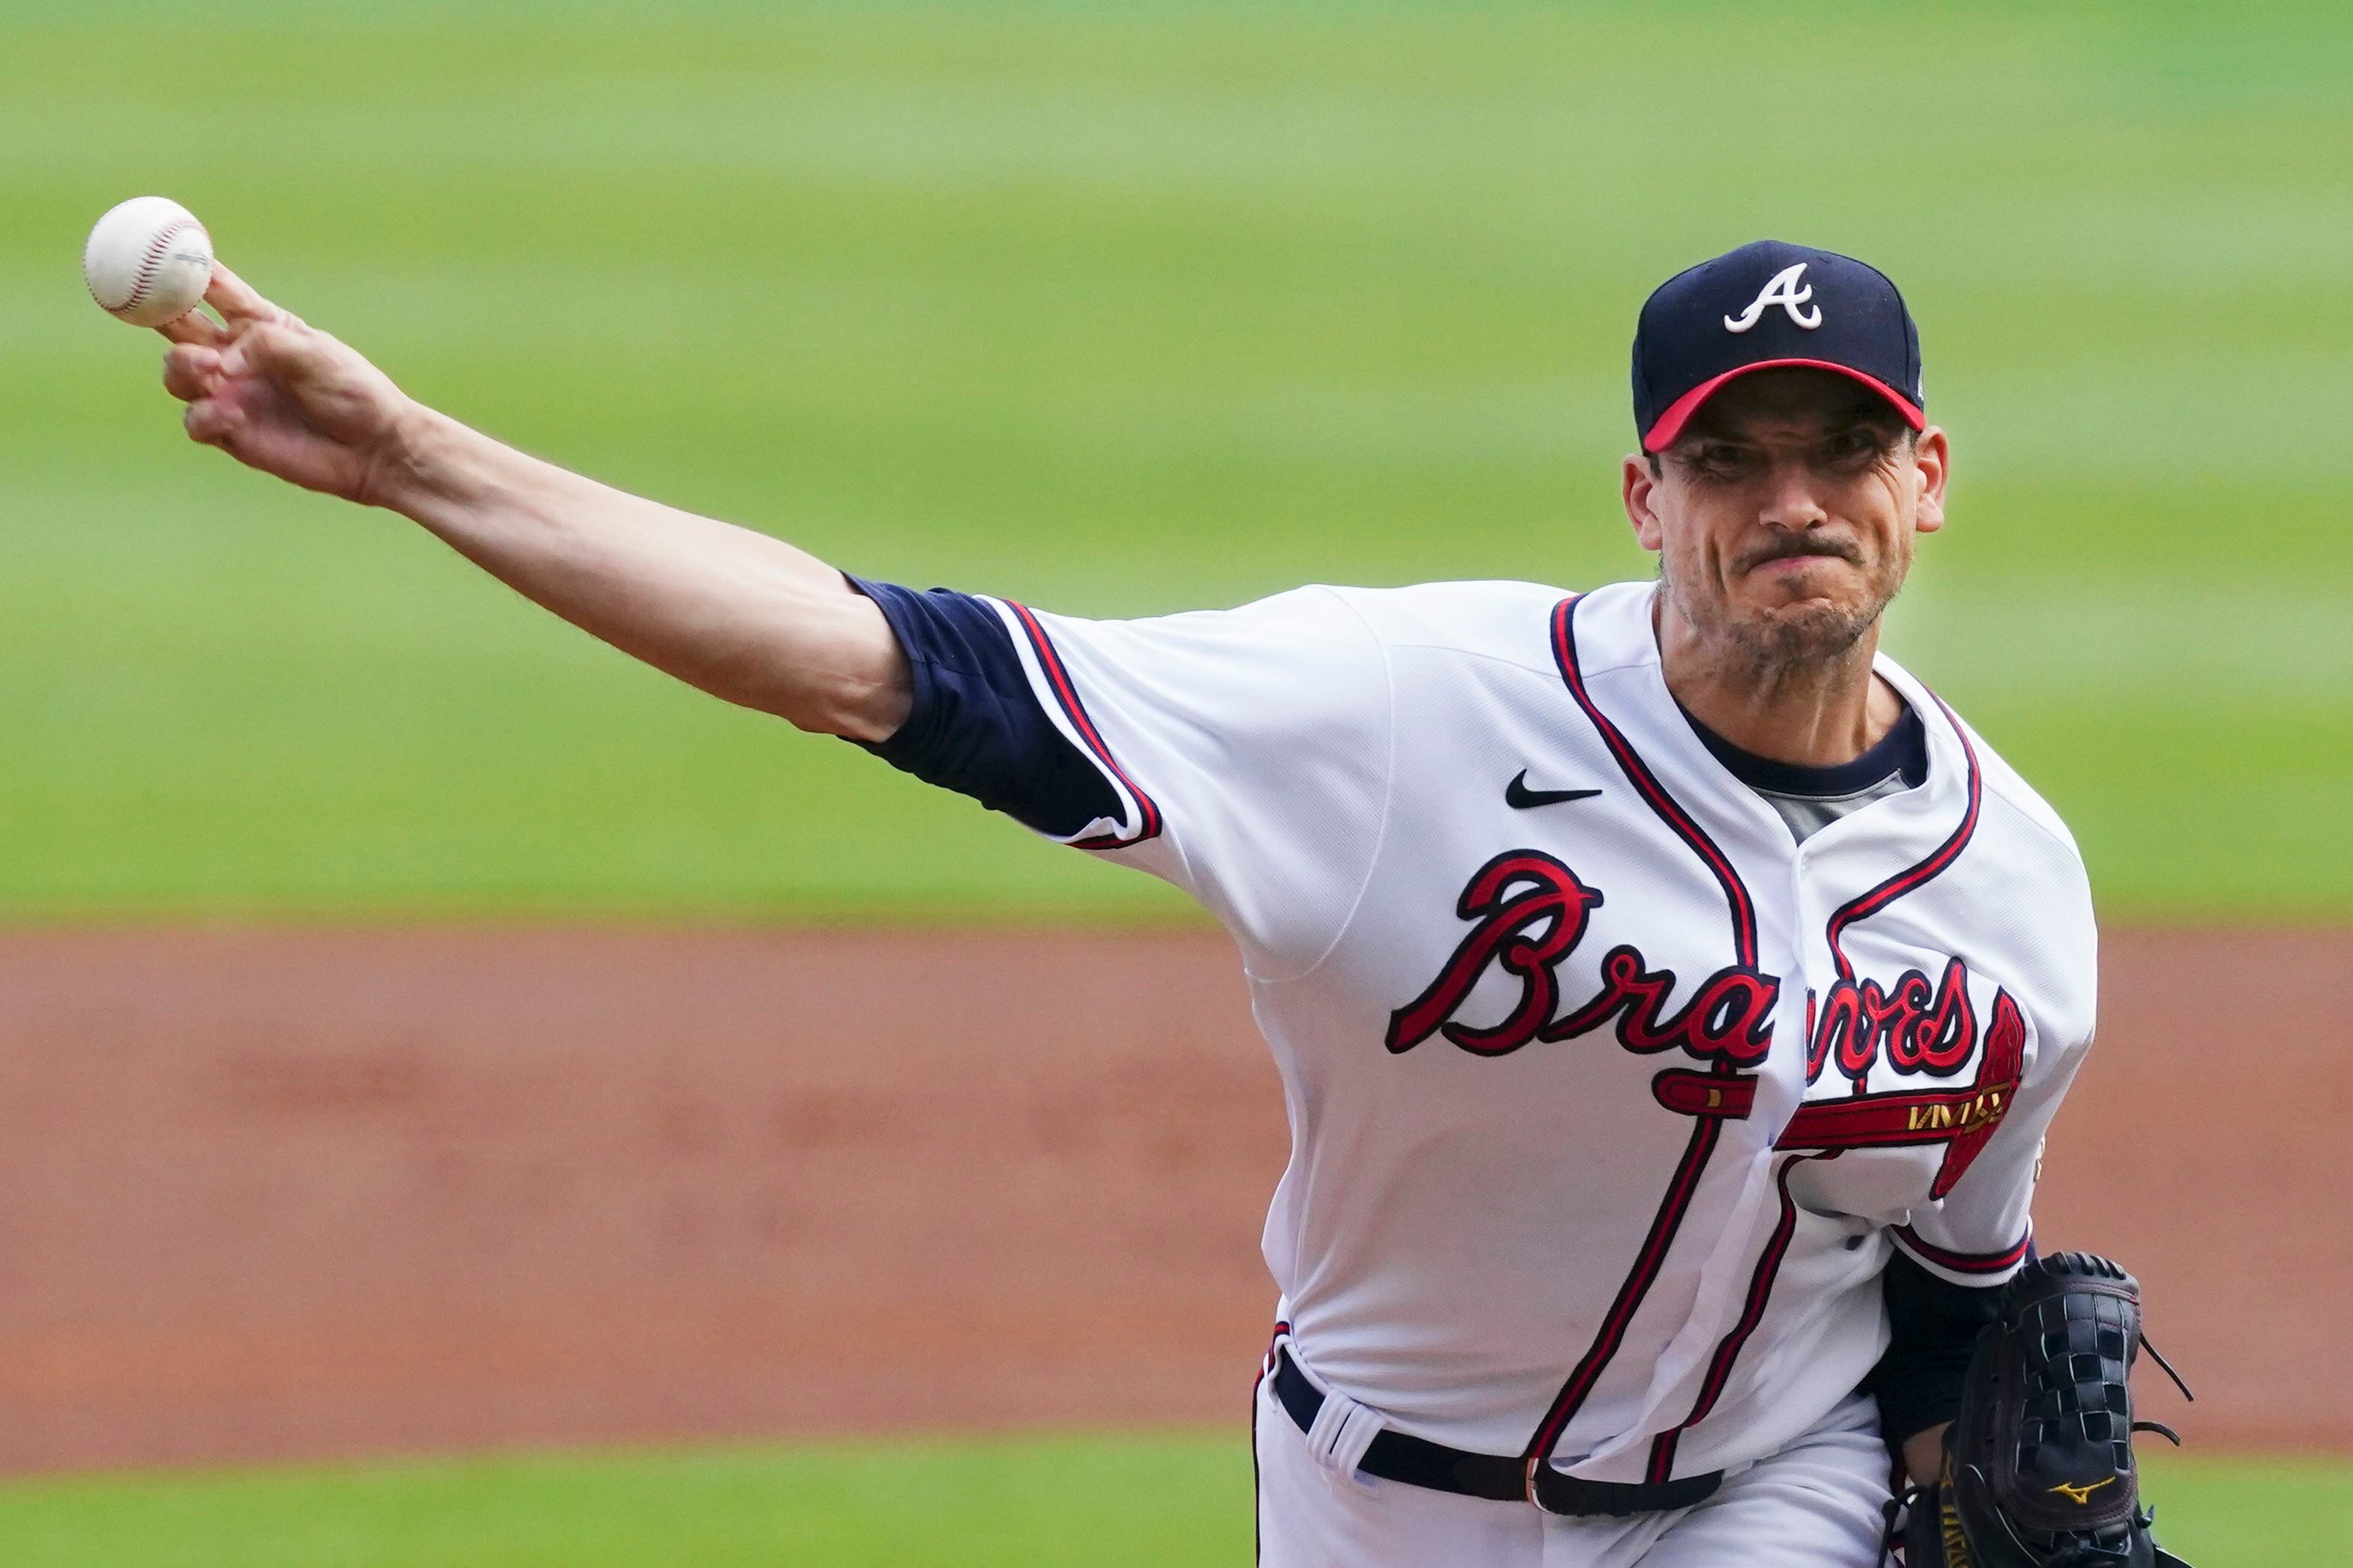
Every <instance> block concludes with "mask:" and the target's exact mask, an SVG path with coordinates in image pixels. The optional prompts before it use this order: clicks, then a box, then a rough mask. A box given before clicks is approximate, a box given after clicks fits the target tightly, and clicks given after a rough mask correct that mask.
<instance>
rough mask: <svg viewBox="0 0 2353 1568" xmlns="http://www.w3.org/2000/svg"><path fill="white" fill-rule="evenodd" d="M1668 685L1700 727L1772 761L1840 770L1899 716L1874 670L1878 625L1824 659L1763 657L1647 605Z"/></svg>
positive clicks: (1664, 599) (1663, 605)
mask: <svg viewBox="0 0 2353 1568" xmlns="http://www.w3.org/2000/svg"><path fill="white" fill-rule="evenodd" d="M1651 626H1652V628H1653V630H1655V631H1656V633H1657V634H1658V638H1659V656H1660V659H1661V662H1662V664H1663V666H1664V668H1665V673H1666V679H1667V689H1668V690H1669V691H1672V692H1673V693H1674V697H1675V700H1676V701H1678V702H1680V703H1682V704H1683V710H1684V711H1686V712H1688V713H1690V714H1691V715H1692V716H1693V717H1694V718H1695V719H1697V720H1698V721H1700V722H1701V723H1703V724H1704V725H1706V726H1707V727H1708V728H1709V729H1711V730H1713V731H1715V732H1716V733H1717V734H1719V735H1721V736H1723V737H1724V738H1725V740H1727V741H1729V742H1732V743H1733V744H1734V745H1736V746H1738V747H1739V748H1740V749H1741V750H1742V751H1744V752H1754V753H1755V754H1756V755H1757V756H1760V757H1769V758H1771V759H1772V760H1773V761H1775V762H1777V763H1796V764H1798V765H1799V766H1802V767H1817V768H1827V767H1836V766H1838V765H1839V764H1840V763H1851V762H1852V761H1854V759H1855V758H1857V757H1859V756H1861V755H1862V753H1863V752H1867V751H1869V750H1870V749H1871V748H1872V746H1873V744H1874V743H1875V742H1878V741H1879V740H1880V738H1881V737H1883V736H1884V735H1885V734H1886V733H1887V731H1888V730H1889V729H1890V728H1892V727H1893V726H1894V723H1895V721H1896V720H1898V719H1900V718H1902V717H1903V714H1904V700H1903V699H1902V698H1901V697H1899V696H1897V695H1896V693H1895V691H1894V689H1893V688H1892V687H1890V686H1889V685H1888V684H1887V683H1886V682H1885V681H1883V680H1882V679H1879V678H1878V677H1877V676H1876V675H1874V674H1873V673H1872V668H1871V661H1872V658H1873V656H1874V655H1876V654H1877V653H1878V651H1879V626H1878V624H1877V623H1876V622H1874V623H1873V625H1872V626H1871V628H1870V629H1869V630H1868V631H1866V632H1864V633H1863V635H1862V637H1858V638H1857V639H1855V641H1854V643H1853V645H1852V647H1847V648H1845V649H1843V650H1841V652H1838V653H1835V654H1829V655H1825V656H1823V657H1821V658H1807V659H1796V660H1787V661H1778V660H1769V659H1763V658H1759V657H1757V652H1756V650H1754V649H1752V648H1747V647H1741V646H1739V645H1738V644H1736V643H1734V642H1732V641H1731V640H1730V639H1728V638H1724V637H1708V636H1706V635H1705V634H1704V633H1703V632H1702V631H1701V630H1700V628H1699V627H1697V626H1694V625H1693V624H1692V622H1691V620H1690V618H1689V617H1688V616H1683V615H1682V614H1679V613H1677V612H1676V611H1675V610H1674V609H1673V608H1672V605H1670V604H1669V602H1668V595H1667V594H1666V591H1665V589H1664V588H1663V586H1662V589H1661V591H1660V594H1659V596H1658V598H1657V599H1656V600H1655V601H1654V602H1653V605H1652V607H1651Z"/></svg>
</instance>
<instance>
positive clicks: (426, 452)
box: [353, 399, 481, 522]
mask: <svg viewBox="0 0 2353 1568" xmlns="http://www.w3.org/2000/svg"><path fill="white" fill-rule="evenodd" d="M480 439H481V437H479V436H477V435H476V434H475V433H474V432H473V431H471V430H469V429H468V428H466V426H463V425H460V424H459V423H458V421H456V420H454V419H452V418H450V417H449V416H448V415H446V414H442V413H439V412H438V411H436V410H434V409H431V408H427V406H426V405H423V404H421V403H417V402H415V401H413V400H407V399H404V400H403V402H402V404H401V406H400V407H399V408H398V409H397V410H396V412H395V413H394V414H393V416H392V417H391V418H390V419H389V420H388V421H386V423H385V433H384V438H383V439H382V440H381V441H380V442H379V443H378V444H377V447H376V449H375V452H374V454H372V455H371V456H370V458H369V459H368V465H367V471H366V472H365V474H364V475H363V476H362V479H361V483H360V493H359V494H358V495H356V496H354V497H353V500H358V501H360V502H362V503H364V504H365V505H368V506H379V507H383V508H384V509H385V510H387V511H396V512H399V513H401V514H403V515H404V516H406V517H409V518H413V519H415V520H416V521H418V522H424V521H427V514H429V513H431V512H433V511H435V510H438V508H439V507H441V506H443V505H446V504H448V502H451V501H455V500H462V499H464V497H465V494H466V493H467V491H468V490H469V489H470V488H474V487H475V485H476V483H477V479H476V478H475V477H474V476H473V475H472V472H471V470H472V469H474V468H476V467H477V466H478V465H476V464H475V463H473V462H472V461H471V460H470V454H469V453H468V451H467V447H468V446H469V444H470V441H474V442H479V441H480Z"/></svg>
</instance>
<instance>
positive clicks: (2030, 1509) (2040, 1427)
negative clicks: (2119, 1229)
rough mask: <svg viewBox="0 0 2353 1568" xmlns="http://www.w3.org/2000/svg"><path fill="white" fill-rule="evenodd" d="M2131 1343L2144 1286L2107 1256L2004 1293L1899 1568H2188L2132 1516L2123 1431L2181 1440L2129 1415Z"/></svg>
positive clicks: (1913, 1508)
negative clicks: (1940, 1471)
mask: <svg viewBox="0 0 2353 1568" xmlns="http://www.w3.org/2000/svg"><path fill="white" fill-rule="evenodd" d="M2141 1348H2142V1346H2141V1332H2140V1286H2139V1285H2138V1283H2137V1281H2135V1280H2134V1279H2133V1277H2132V1276H2131V1275H2130V1274H2127V1273H2126V1272H2125V1271H2124V1269H2123V1268H2120V1267H2118V1266H2117V1265H2116V1264H2114V1263H2111V1262H2109V1261H2108V1260H2107V1259H2106V1258H2095V1257H2094V1256H2092V1255H2091V1254H2090V1253H2087V1252H2063V1253H2060V1254H2058V1255H2056V1256H2055V1257H2051V1258H2038V1259H2036V1260H2035V1261H2033V1262H2031V1263H2029V1264H2028V1265H2027V1266H2026V1267H2025V1268H2023V1269H2022V1270H2021V1271H2020V1273H2019V1275H2018V1278H2016V1279H2013V1280H2011V1281H2010V1283H2009V1284H2008V1285H2006V1286H2004V1287H2002V1295H2001V1297H2000V1304H1999V1306H1998V1308H1997V1310H1996V1316H1995V1319H1994V1321H1992V1322H1990V1323H1989V1324H1987V1325H1986V1327H1985V1329H1984V1330H1983V1331H1981V1332H1980V1333H1979V1334H1978V1341H1977V1344H1976V1347H1975V1349H1974V1350H1973V1352H1971V1355H1970V1358H1969V1371H1968V1383H1967V1384H1966V1385H1965V1387H1964V1390H1963V1393H1962V1396H1961V1410H1960V1415H1959V1416H1958V1418H1957V1419H1956V1420H1955V1421H1954V1423H1953V1425H1952V1426H1951V1427H1950V1428H1949V1429H1948V1430H1947V1433H1946V1434H1945V1468H1944V1474H1943V1475H1942V1476H1941V1477H1940V1478H1938V1479H1937V1481H1936V1484H1935V1485H1932V1486H1923V1487H1920V1488H1919V1489H1916V1490H1915V1491H1914V1492H1913V1494H1912V1495H1911V1497H1910V1498H1909V1499H1907V1502H1908V1503H1909V1506H1910V1513H1909V1516H1908V1519H1907V1521H1906V1524H1905V1531H1904V1541H1905V1559H1904V1560H1905V1565H1906V1568H2187V1564H2184V1563H2182V1562H2181V1560H2180V1559H2179V1558H2178V1557H2175V1556H2174V1555H2173V1554H2172V1553H2170V1552H2167V1551H2165V1550H2164V1549H2163V1548H2161V1547H2159V1546H2158V1544H2157V1542H2156V1541H2155V1540H2154V1539H2153V1538H2152V1537H2151V1536H2150V1534H2149V1523H2150V1521H2151V1518H2152V1517H2153V1516H2152V1515H2151V1513H2150V1512H2149V1510H2146V1509H2144V1508H2142V1507H2141V1501H2140V1468H2139V1466H2138V1465H2137V1464H2136V1463H2135V1462H2134V1460H2133V1449H2132V1440H2133V1435H2134V1434H2135V1433H2137V1432H2148V1431H2153V1432H2158V1433H2161V1434H2162V1435H2163V1436H2166V1437H2167V1438H2168V1439H2170V1440H2172V1441H2173V1442H2176V1443H2179V1441H2180V1439H2179V1437H2176V1436H2174V1434H2173V1432H2172V1431H2171V1429H2169V1428H2168V1427H2166V1426H2160V1425H2158V1423H2156V1422H2153V1421H2135V1420H2134V1419H2133V1415H2132V1388H2131V1383H2130V1378H2131V1374H2132V1366H2133V1363H2134V1361H2135V1360H2136V1359H2137V1357H2138V1356H2139V1354H2140V1351H2141ZM2149 1353H2150V1355H2151V1358H2152V1359H2154V1360H2155V1361H2156V1362H2157V1363H2158V1365H2159V1366H2164V1367H2165V1371H2166V1373H2167V1375H2168V1376H2170V1377H2172V1378H2173V1380H2174V1382H2175V1384H2177V1385H2180V1384H2181V1379H2180V1377H2179V1374H2177V1373H2174V1371H2173V1369H2172V1368H2171V1367H2169V1366H2166V1365H2165V1358H2164V1357H2162V1356H2159V1355H2158V1354H2157V1353H2156V1352H2155V1351H2154V1350H2151V1351H2150V1352H2149ZM2181 1392H2182V1393H2183V1394H2185V1395H2187V1394H2189V1388H2188V1387H2187V1386H2186V1385H2185V1386H2182V1388H2181Z"/></svg>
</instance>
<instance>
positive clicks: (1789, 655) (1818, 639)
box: [1731, 598, 1879, 664]
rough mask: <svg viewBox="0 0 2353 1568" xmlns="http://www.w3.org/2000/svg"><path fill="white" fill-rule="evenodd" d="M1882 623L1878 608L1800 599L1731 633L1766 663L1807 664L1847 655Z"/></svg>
mask: <svg viewBox="0 0 2353 1568" xmlns="http://www.w3.org/2000/svg"><path fill="white" fill-rule="evenodd" d="M1878 619H1879V612H1878V610H1877V609H1876V608H1873V607H1866V606H1863V605H1856V604H1852V603H1850V602H1848V601H1845V600H1842V599H1831V598H1813V599H1799V600H1797V601H1796V602H1794V603H1791V604H1786V605H1777V606H1774V607H1772V608H1769V609H1766V610H1762V611H1759V612H1757V614H1755V615H1752V616H1747V617H1746V618H1745V619H1744V620H1742V621H1740V622H1739V623H1738V624H1737V625H1736V626H1734V627H1732V628H1731V629H1732V634H1733V637H1734V638H1735V639H1736V641H1737V642H1739V644H1740V645H1741V646H1742V647H1746V648H1747V649H1748V650H1749V651H1750V652H1751V653H1752V654H1754V655H1755V656H1756V657H1757V658H1759V659H1760V660H1761V661H1763V662H1766V663H1770V664H1807V663H1811V662H1814V661H1816V660H1819V659H1825V658H1836V657H1837V656H1838V655H1840V654H1842V653H1845V652H1846V651H1847V650H1848V649H1850V648H1852V647H1854V645H1855V644H1856V643H1858V642H1860V641H1861V640H1862V636H1863V634H1864V633H1866V632H1868V631H1869V630H1871V628H1872V625H1873V623H1874V622H1876V621H1877V620H1878Z"/></svg>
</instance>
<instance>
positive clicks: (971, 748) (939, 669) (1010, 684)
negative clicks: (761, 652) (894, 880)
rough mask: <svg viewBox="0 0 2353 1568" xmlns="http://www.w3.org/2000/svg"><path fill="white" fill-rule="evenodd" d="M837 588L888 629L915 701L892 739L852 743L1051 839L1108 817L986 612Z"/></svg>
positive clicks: (948, 596) (975, 605) (899, 593)
mask: <svg viewBox="0 0 2353 1568" xmlns="http://www.w3.org/2000/svg"><path fill="white" fill-rule="evenodd" d="M843 575H844V576H846V577H847V576H849V574H847V573H845V574H843ZM849 585H850V586H851V587H853V588H855V589H857V590H858V591H859V592H860V593H861V594H863V595H866V596H867V597H868V598H870V599H871V600H873V601H874V603H875V605H877V606H878V607H879V608H880V609H881V612H882V618H883V619H884V620H886V621H888V622H890V623H891V630H892V633H893V635H895V636H896V637H898V639H899V646H900V647H902V649H904V650H905V651H906V655H907V667H908V669H909V670H910V672H911V673H912V674H913V678H914V699H915V700H914V706H913V708H912V709H911V710H909V711H908V714H907V721H906V722H905V723H904V724H902V725H901V726H900V727H899V731H898V733H896V734H894V735H892V737H891V738H890V739H889V740H887V741H882V742H873V743H870V742H864V741H859V742H852V744H854V745H860V746H863V747H865V749H866V750H868V751H870V752H873V753H874V754H875V755H876V756H878V757H881V759H882V760H883V761H884V762H886V763H890V764H891V765H892V767H894V768H897V769H899V770H900V771H902V773H913V774H914V775H915V776H916V777H917V778H919V779H922V780H923V782H924V783H926V784H938V785H939V786H940V787H941V788H943V789H952V790H955V792H956V793H957V794H959V795H970V796H971V797H972V798H973V799H975V800H976V801H978V802H980V804H981V805H985V806H987V807H988V808H989V809H990V810H992V811H1001V812H1003V813H1005V815H1006V816H1010V817H1012V818H1013V819H1014V820H1015V821H1017V822H1020V823H1023V824H1025V825H1027V826H1030V827H1034V828H1036V829H1037V830H1038V831H1039V832H1040V833H1044V834H1049V835H1051V836H1052V837H1057V838H1068V837H1071V836H1072V835H1074V834H1077V833H1080V832H1082V831H1083V830H1084V829H1085V828H1086V826H1088V825H1089V824H1090V823H1092V822H1095V821H1097V820H1099V819H1101V818H1104V817H1109V818H1112V819H1113V820H1114V821H1116V820H1117V819H1118V818H1119V816H1120V814H1121V806H1120V801H1119V796H1118V795H1116V794H1114V793H1113V790H1112V786H1111V784H1110V781H1108V780H1107V779H1105V778H1104V777H1103V773H1102V771H1101V770H1100V769H1098V768H1097V767H1096V766H1095V764H1094V762H1093V760H1092V758H1090V757H1089V756H1088V755H1087V754H1086V753H1085V752H1082V751H1081V750H1080V749H1079V747H1078V746H1077V745H1076V744H1074V743H1073V742H1071V740H1070V739H1069V738H1068V737H1067V736H1065V735H1064V734H1063V733H1062V731H1060V730H1058V729H1056V728H1055V727H1054V721H1053V720H1052V719H1051V718H1050V717H1049V716H1048V715H1047V712H1046V710H1045V707H1044V705H1043V704H1042V703H1040V702H1039V700H1038V696H1037V693H1036V692H1035V690H1033V689H1031V687H1030V685H1029V677H1028V676H1026V675H1024V674H1023V673H1022V669H1021V658H1020V655H1019V654H1018V653H1017V652H1016V651H1015V649H1014V646H1013V634H1012V633H1011V632H1009V631H1008V630H1007V629H1006V626H1005V623H1004V621H1003V620H1001V619H999V618H998V616H997V612H996V611H995V610H994V609H992V608H990V607H989V606H988V605H987V604H984V603H983V602H982V601H980V600H979V599H976V598H975V597H973V596H972V595H969V594H959V593H956V592H955V591H954V590H952V589H947V588H934V589H932V590H930V591H929V592H928V593H918V592H916V591H915V590H914V589H913V588H902V587H900V586H899V585H898V584H895V583H870V582H867V581H866V580H864V579H863V578H860V577H849Z"/></svg>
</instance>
